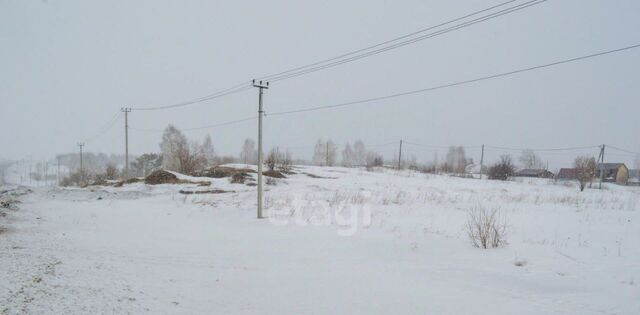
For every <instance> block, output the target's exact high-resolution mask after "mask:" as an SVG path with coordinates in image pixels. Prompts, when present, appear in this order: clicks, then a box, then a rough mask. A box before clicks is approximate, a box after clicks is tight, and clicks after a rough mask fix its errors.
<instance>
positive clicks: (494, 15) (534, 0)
mask: <svg viewBox="0 0 640 315" xmlns="http://www.w3.org/2000/svg"><path fill="white" fill-rule="evenodd" d="M546 1H547V0H532V1H529V2H526V3H524V4H519V5H517V6H515V7H512V8H508V9H504V10H501V11H499V12H496V13H491V14H489V15H487V16H484V17H480V18H477V19H474V20H472V21H468V22H464V23H461V24H458V25H455V26H452V27H449V28H446V29H444V30H440V31H436V32H434V33H430V34H426V35H423V36H420V37H418V38H415V39H411V40H407V41H404V42H400V43H397V44H394V45H391V46H388V47H384V48H380V49H377V50H374V51H371V52H367V53H364V54H361V55H356V56H354V57H350V58H348V59H344V60H339V61H335V62H332V63H329V64H326V65H321V66H318V67H314V68H311V69H307V70H301V71H299V72H295V73H291V74H288V75H283V76H280V77H276V78H271V79H270V81H271V82H276V81H281V80H286V79H289V78H293V77H297V76H301V75H304V74H308V73H311V72H316V71H320V70H324V69H326V68H331V67H335V66H338V65H341V64H344V63H347V62H351V61H355V60H358V59H362V58H365V57H369V56H372V55H377V54H379V53H382V52H385V51H388V50H391V49H395V48H399V47H402V46H406V45H409V44H412V43H415V42H418V41H422V40H425V39H428V38H432V37H435V36H438V35H442V34H446V33H449V32H452V31H455V30H458V29H462V28H465V27H468V26H471V25H474V24H477V23H480V22H484V21H487V20H490V19H494V18H497V17H500V16H502V15H505V14H509V13H512V12H515V11H519V10H522V9H525V8H528V7H530V6H533V5H537V4H540V3H543V2H546Z"/></svg>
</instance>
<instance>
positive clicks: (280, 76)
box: [131, 0, 547, 111]
mask: <svg viewBox="0 0 640 315" xmlns="http://www.w3.org/2000/svg"><path fill="white" fill-rule="evenodd" d="M514 1H516V0H510V1H506V2H503V3H500V4H497V5H493V6H491V7H488V8H485V9H482V10H479V11H476V12H472V13H470V14H467V15H464V16H462V17H458V18H455V19H452V20H449V21H447V22H444V23H440V24H438V25H435V26H431V27H428V28H425V29H421V30H418V31H415V32H412V33H409V34H406V35H403V36H400V37H397V38H394V39H391V40H387V41H384V42H382V43H379V44H376V45H372V46H368V47H365V48H362V49H358V50H355V51H352V52H349V53H346V54H342V55H340V56H336V57H332V58H329V59H324V60H322V61H318V62H314V63H311V64H308V65H305V66H301V67H296V68H293V69H289V70H286V71H282V72H278V73H275V74H271V75H267V76H263V77H261V78H260V79H262V80H273V81H280V80H285V79H288V78H292V77H295V76H300V75H303V74H307V73H310V72H315V71H319V70H323V69H326V68H328V67H334V66H337V65H340V64H343V63H346V62H351V61H354V60H358V59H362V58H365V57H369V56H371V55H375V54H379V53H382V52H384V51H387V50H391V49H395V48H398V47H402V46H406V45H409V44H412V43H415V42H417V41H422V40H424V39H427V38H431V37H434V36H437V35H441V34H445V33H448V32H451V31H454V30H457V29H460V28H463V27H467V26H470V25H473V24H476V23H479V22H482V21H486V20H488V19H492V18H496V17H498V16H501V15H504V14H508V13H511V12H515V11H518V10H521V9H524V8H527V7H529V6H532V5H536V4H539V3H542V2H545V1H547V0H531V1H528V2H525V3H522V4H519V5H516V6H513V7H510V8H508V9H504V10H501V11H498V12H494V13H491V14H489V15H487V16H484V17H481V18H478V19H475V20H471V21H467V22H464V23H462V24H458V25H456V26H453V27H450V28H447V29H444V30H441V31H438V32H435V33H430V34H427V35H423V36H420V37H417V38H413V39H409V40H406V41H403V42H399V43H395V44H393V45H391V46H387V47H383V48H380V49H377V50H373V51H369V52H366V51H368V50H371V49H373V48H377V47H380V46H384V45H387V44H391V43H394V42H397V41H400V40H402V39H406V38H410V37H412V36H415V35H418V34H421V33H424V32H426V31H429V30H433V29H436V28H438V27H442V26H445V25H448V24H452V23H455V22H458V21H462V20H464V19H467V18H470V17H472V16H476V15H478V14H481V13H485V12H487V11H491V10H493V9H496V8H499V7H502V6H505V5H507V4H509V3H513V2H514ZM362 52H366V53H364V54H360V55H355V54H358V53H362ZM353 55H355V56H353ZM349 56H352V57H350V58H348V59H343V58H345V57H349ZM341 59H343V60H341ZM332 61H334V62H333V63H331V62H332ZM327 63H328V64H327ZM250 83H251V81H245V82H242V83H240V84H237V85H234V86H232V87H230V88H227V89H224V90H221V91H218V92H216V93H213V94H209V95H206V96H203V97H200V98H196V99H193V100H189V101H184V102H179V103H174V104H169V105H163V106H149V107H132V108H131V109H132V110H135V111H151V110H165V109H172V108H179V107H185V106H188V105H192V104H196V103H201V102H204V101H208V100H212V99H216V98H220V97H223V96H227V95H231V94H235V93H239V92H242V91H245V90H247V89H250V88H251V85H250Z"/></svg>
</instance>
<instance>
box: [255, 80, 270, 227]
mask: <svg viewBox="0 0 640 315" xmlns="http://www.w3.org/2000/svg"><path fill="white" fill-rule="evenodd" d="M253 87H257V88H258V90H259V93H258V219H262V218H263V216H262V116H263V115H264V110H262V94H263V90H264V89H268V88H269V82H267V81H265V82H262V81H259V82H256V80H253Z"/></svg>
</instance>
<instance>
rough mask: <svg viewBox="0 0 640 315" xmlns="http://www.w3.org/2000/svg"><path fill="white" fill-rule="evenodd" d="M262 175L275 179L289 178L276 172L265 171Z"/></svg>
mask: <svg viewBox="0 0 640 315" xmlns="http://www.w3.org/2000/svg"><path fill="white" fill-rule="evenodd" d="M262 175H264V176H267V177H273V178H287V177H286V176H284V174H282V173H281V172H279V171H276V170H268V171H264V172H262Z"/></svg>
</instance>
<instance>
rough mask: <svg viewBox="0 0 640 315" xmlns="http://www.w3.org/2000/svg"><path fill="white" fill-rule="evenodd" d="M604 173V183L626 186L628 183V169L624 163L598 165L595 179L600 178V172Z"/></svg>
mask: <svg viewBox="0 0 640 315" xmlns="http://www.w3.org/2000/svg"><path fill="white" fill-rule="evenodd" d="M601 171H603V172H604V174H603V175H604V181H605V182H611V183H618V184H623V185H626V184H627V183H628V182H629V169H628V168H627V166H626V165H624V163H599V164H598V168H597V170H596V177H598V178H599V177H600V176H601V175H600V172H601Z"/></svg>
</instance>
